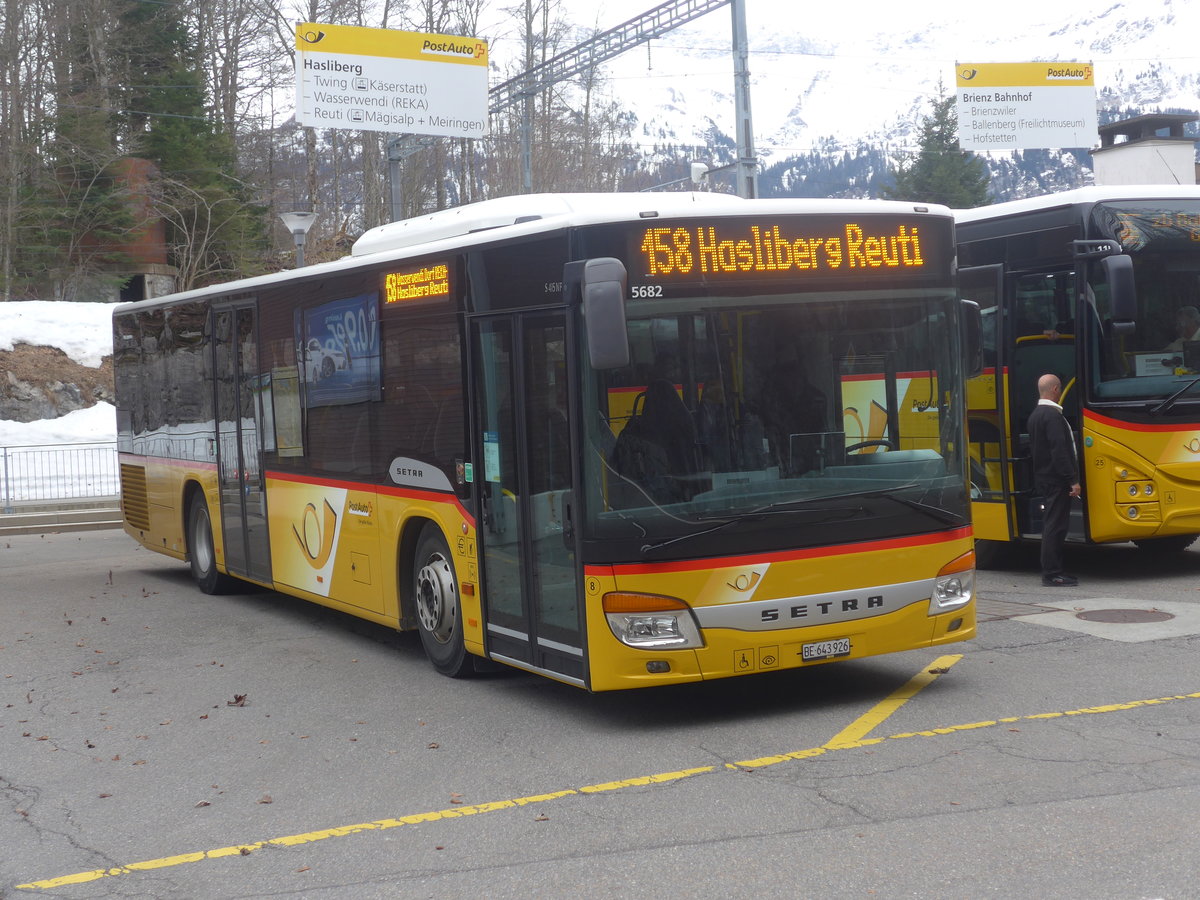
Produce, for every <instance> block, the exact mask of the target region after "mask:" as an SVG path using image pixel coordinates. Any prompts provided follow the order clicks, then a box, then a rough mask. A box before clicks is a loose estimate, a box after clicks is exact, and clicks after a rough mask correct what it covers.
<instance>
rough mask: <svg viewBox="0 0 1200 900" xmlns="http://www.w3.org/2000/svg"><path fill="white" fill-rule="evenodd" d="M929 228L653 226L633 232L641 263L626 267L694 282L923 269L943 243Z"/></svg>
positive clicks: (809, 221)
mask: <svg viewBox="0 0 1200 900" xmlns="http://www.w3.org/2000/svg"><path fill="white" fill-rule="evenodd" d="M932 225H933V222H932V221H930V222H924V221H919V220H913V219H908V218H906V219H903V220H900V219H897V218H893V217H876V218H865V219H863V220H860V221H846V220H845V219H832V218H823V217H816V218H814V217H805V218H804V219H796V220H791V221H788V220H783V221H779V222H770V221H768V222H762V221H757V220H756V221H753V222H751V221H748V220H745V219H726V220H724V221H720V222H712V223H705V222H696V221H689V222H687V223H675V224H656V225H650V226H646V227H644V228H639V229H637V230H636V231H635V233H634V239H633V241H632V244H633V246H631V247H630V257H631V260H636V261H638V262H640V263H641V266H637V265H634V266H631V268H632V269H635V270H638V271H637V272H631V273H630V274H631V275H633V276H634V277H637V275H638V274H642V275H644V276H646V277H647V278H648V279H650V280H653V281H656V282H669V281H680V282H694V281H714V280H716V281H738V280H749V279H752V280H759V279H762V278H771V277H777V276H780V275H791V276H793V277H795V276H800V277H803V276H805V275H808V276H810V277H829V278H855V277H861V276H862V275H869V274H870V273H872V272H878V273H883V272H888V271H891V272H896V271H903V270H909V271H914V270H915V271H919V270H922V269H924V268H926V266H927V265H929V262H928V260H929V255H930V254H929V248H930V246H931V244H936V243H937V241H938V240H939V239H940V240H941V241H942V242H944V241H945V237H943V236H942V235H941V234H936V233H935V234H933V235H927V226H932ZM930 230H932V229H931V228H930Z"/></svg>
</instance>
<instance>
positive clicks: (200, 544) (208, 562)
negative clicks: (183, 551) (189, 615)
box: [187, 491, 233, 594]
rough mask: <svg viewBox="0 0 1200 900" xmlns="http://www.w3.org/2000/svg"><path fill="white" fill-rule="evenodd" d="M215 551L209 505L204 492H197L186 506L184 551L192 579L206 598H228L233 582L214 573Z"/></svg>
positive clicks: (217, 572)
mask: <svg viewBox="0 0 1200 900" xmlns="http://www.w3.org/2000/svg"><path fill="white" fill-rule="evenodd" d="M214 547H215V545H214V543H213V532H212V519H211V518H210V517H209V514H208V502H207V501H206V500H205V499H204V494H203V492H201V491H196V493H194V494H192V500H191V503H190V504H189V505H188V529H187V548H188V562H189V563H190V564H191V567H192V579H193V580H194V581H195V582H196V586H197V587H199V588H200V590H202V591H204V593H206V594H227V593H229V591H230V589H231V588H232V587H233V579H232V578H230V577H229V576H228V575H225V574H224V573H222V572H220V571H219V570H218V569H217V554H216V550H215V549H214Z"/></svg>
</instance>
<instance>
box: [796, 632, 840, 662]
mask: <svg viewBox="0 0 1200 900" xmlns="http://www.w3.org/2000/svg"><path fill="white" fill-rule="evenodd" d="M849 655H850V638H834V639H833V640H832V641H816V642H814V643H812V644H801V645H800V658H801V659H802V660H804V661H805V662H812V661H813V660H817V659H836V658H837V657H839V656H849Z"/></svg>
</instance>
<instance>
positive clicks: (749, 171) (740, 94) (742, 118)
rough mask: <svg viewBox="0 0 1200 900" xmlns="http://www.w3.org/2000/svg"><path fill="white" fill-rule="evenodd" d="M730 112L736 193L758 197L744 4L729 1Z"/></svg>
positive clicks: (744, 0) (756, 159)
mask: <svg viewBox="0 0 1200 900" xmlns="http://www.w3.org/2000/svg"><path fill="white" fill-rule="evenodd" d="M730 10H731V11H732V13H733V110H734V119H735V120H736V121H735V123H734V125H735V128H734V131H735V133H736V137H737V156H738V158H737V167H738V168H737V192H738V196H739V197H748V198H751V199H753V198H755V197H757V196H758V158H757V157H756V156H755V153H754V122H753V119H752V117H751V115H750V66H749V58H750V48H749V43H748V40H747V37H746V0H732V2H731V3H730Z"/></svg>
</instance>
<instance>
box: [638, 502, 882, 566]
mask: <svg viewBox="0 0 1200 900" xmlns="http://www.w3.org/2000/svg"><path fill="white" fill-rule="evenodd" d="M835 496H836V495H835ZM826 499H830V498H828V497H827V498H826ZM793 502H795V501H787V500H780V501H778V503H773V504H770V505H768V506H764V507H762V508H761V509H754V510H751V511H750V512H745V513H740V514H738V515H735V516H731V517H728V518H725V517H722V518H721V519H720V520H718V521H717V523H716V524H715V525H712V526H710V527H708V528H704V529H701V530H700V531H689V532H688V533H687V534H680V535H676V536H675V537H673V538H667V539H665V540H662V541H656V542H655V543H653V544H643V545H642V546H641V548H640V550H641V553H642V555H645V554H647V553H650V552H651V551H653V550H658V549H660V548H662V547H669V546H670V545H671V544H678V543H680V542H681V541H690V540H691V539H692V538H698V537H703V536H704V535H706V534H712V533H713V532H714V531H720V530H721V529H722V528H728V527H729V526H730V525H734V524H736V523H738V522H753V521H755V520H757V519H763V518H766V517H767V516H778V515H783V514H785V513H788V512H814V513H815V512H819V513H844V514H846V515H845V517H846V518H851V517H853V516H856V515H858V514H859V513H861V512H863V508H862V507H861V506H848V507H846V506H844V507H837V508H833V509H831V508H829V507H827V506H822V507H814V508H813V509H805V510H786V509H775V508H774V507H776V506H780V505H788V504H789V503H793ZM834 518H835V516H832V515H830V516H826V517H825V518H823V519H818V520H817V521H816V522H814V523H811V524H820V523H821V522H829V521H831V520H833V519H834ZM697 521H701V522H706V521H707V522H711V521H712V519H698V520H697Z"/></svg>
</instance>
